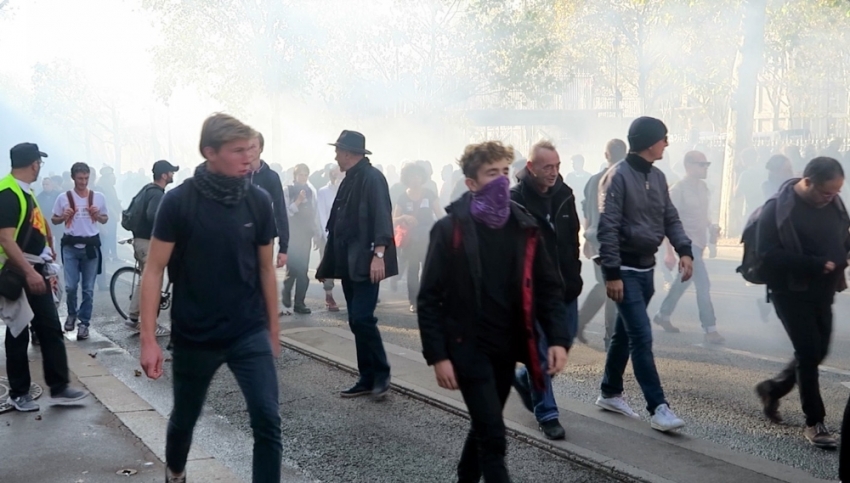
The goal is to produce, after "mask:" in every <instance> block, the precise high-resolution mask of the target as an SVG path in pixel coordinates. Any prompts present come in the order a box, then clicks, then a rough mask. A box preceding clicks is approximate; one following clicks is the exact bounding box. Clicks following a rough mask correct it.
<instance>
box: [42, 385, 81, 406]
mask: <svg viewBox="0 0 850 483" xmlns="http://www.w3.org/2000/svg"><path fill="white" fill-rule="evenodd" d="M88 396H89V393H88V392H87V391H82V390H80V389H74V388H72V387H66V388H65V390H63V391H62V392H59V393H56V394H54V395H52V396H50V404H52V405H54V406H75V405H76V404H77V403H78V402H80V401H82V400H83V399H85V398H87V397H88Z"/></svg>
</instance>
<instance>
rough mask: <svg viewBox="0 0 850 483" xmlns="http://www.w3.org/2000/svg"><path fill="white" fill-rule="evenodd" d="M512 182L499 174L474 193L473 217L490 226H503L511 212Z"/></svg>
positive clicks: (471, 208) (471, 206)
mask: <svg viewBox="0 0 850 483" xmlns="http://www.w3.org/2000/svg"><path fill="white" fill-rule="evenodd" d="M510 188H511V182H510V181H509V180H508V177H507V176H499V177H498V178H496V179H494V180H493V181H490V182H489V183H487V184H486V185H484V187H483V188H481V189H480V190H478V191H476V192H474V193H472V204H471V205H470V211H471V212H472V218H473V219H474V220H475V221H477V222H479V223H483V224H484V225H485V226H487V227H489V228H493V229H496V228H502V227H503V226H505V223H507V222H508V217H509V216H510V214H511V196H510Z"/></svg>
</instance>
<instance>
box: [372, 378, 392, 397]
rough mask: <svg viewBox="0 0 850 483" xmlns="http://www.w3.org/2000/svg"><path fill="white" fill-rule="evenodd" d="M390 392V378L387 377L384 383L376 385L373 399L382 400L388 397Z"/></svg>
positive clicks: (373, 390) (373, 389)
mask: <svg viewBox="0 0 850 483" xmlns="http://www.w3.org/2000/svg"><path fill="white" fill-rule="evenodd" d="M389 392H390V378H389V377H387V378H386V380H384V381H383V382H378V383H375V387H373V388H372V399H375V400H380V399H383V398H385V397H386V396H387V394H388V393H389Z"/></svg>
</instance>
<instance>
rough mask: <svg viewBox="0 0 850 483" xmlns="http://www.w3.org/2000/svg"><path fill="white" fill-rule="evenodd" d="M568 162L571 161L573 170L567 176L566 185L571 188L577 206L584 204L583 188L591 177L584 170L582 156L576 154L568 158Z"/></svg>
mask: <svg viewBox="0 0 850 483" xmlns="http://www.w3.org/2000/svg"><path fill="white" fill-rule="evenodd" d="M570 161H572V165H573V170H572V172H570V173H569V174H567V176H566V183H567V186H569V187H570V188H572V190H573V193H574V194H575V198H576V205H577V206H578V205H581V203H583V202H584V188H585V186H587V182H588V181H590V177H591V176H593V175H592V174H590V173H589V172H587V171H585V170H584V156H582V155H581V154H576V155H575V156H573V157H572V158H570Z"/></svg>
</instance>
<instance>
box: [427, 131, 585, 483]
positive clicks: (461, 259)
mask: <svg viewBox="0 0 850 483" xmlns="http://www.w3.org/2000/svg"><path fill="white" fill-rule="evenodd" d="M511 160H513V149H512V148H510V147H505V146H503V145H502V144H501V143H500V142H498V141H489V142H485V143H482V144H474V145H469V146H467V147H466V149H465V150H464V153H463V155H462V156H461V158H460V163H459V164H460V166H461V168H462V169H463V173H464V176H465V177H466V184H467V186H469V189H470V190H471V193H467V194H465V195H463V196H462V197H461V198H460V200H458V201H456V202H454V203H452V204H451V205H450V206H449V207H448V209H447V210H446V211H448V213H449V215H448V216H446V217H444V218H442V219H440V220H439V221H438V222H437V223H436V224H435V225H434V228H433V229H432V230H431V235H430V238H431V241H430V244H429V246H428V256H427V257H426V259H425V267H424V269H423V273H422V288H421V290H420V292H419V298H418V300H417V306H418V313H419V315H418V317H419V333H420V336H421V337H422V353H423V355H424V357H425V360H426V361H427V363H428V365H429V366H433V367H434V374H435V376H436V379H437V384H438V385H439V386H440V387H442V388H443V389H448V390H458V389H460V392H461V395H462V396H463V401H464V403H465V404H466V407H467V410H468V412H469V418H470V419H471V423H472V424H471V429H470V431H469V433H468V435H467V437H466V442H465V443H464V445H463V450H462V453H461V457H460V462H459V463H458V466H457V475H458V479H457V481H458V482H459V483H471V482H477V481H480V479H481V477H482V475H483V477H484V481H486V482H487V483H507V482H510V481H511V479H510V476H509V474H508V469H507V467H506V464H505V456H506V452H507V441H506V436H505V422H504V418H503V416H502V412H503V409H504V406H505V402H506V401H507V399H508V395H509V394H510V391H511V385H512V382H513V380H514V377H515V376H514V367H515V365H516V363H517V361H521V362H524V363H525V364H526V367H528V369H529V372H530V373H531V378H532V382H533V385H534V387H535V389H536V390H543V388H544V374H543V372H542V371H541V368H542V367H543V366H544V364H543V361H541V360H540V359H539V353H538V347H539V341H538V336H539V335H540V332H541V329H542V333H543V334H545V337H546V340H547V341H548V350H547V354H546V355H547V361H546V363H547V366H548V371H547V373H548V375H549V376H550V377H551V376H553V375H555V374H557V373H558V372H560V371H561V370H562V369H563V368H564V365H565V364H566V361H567V349H568V348H569V347H570V345H571V343H572V340H571V337H570V333H569V330H568V328H567V323H566V314H565V313H564V303H563V300H564V295H563V287H562V285H561V279H560V276H559V274H558V272H557V270H556V269H555V264H553V263H552V261H551V259H550V258H549V256H548V255H547V251H546V243H545V242H544V240H543V237H542V235H541V232H540V230H541V228H540V226H539V225H538V223H537V221H536V220H535V218H534V217H533V216H531V215H530V214H529V213H528V212H527V211H526V210H525V209H524V208H522V207H520V206H519V205H518V204H516V203H513V202H511V199H510V193H509V189H510V182H509V181H508V176H509V174H510V164H511Z"/></svg>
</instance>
